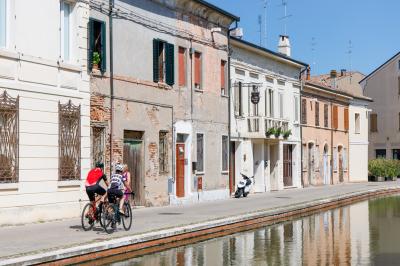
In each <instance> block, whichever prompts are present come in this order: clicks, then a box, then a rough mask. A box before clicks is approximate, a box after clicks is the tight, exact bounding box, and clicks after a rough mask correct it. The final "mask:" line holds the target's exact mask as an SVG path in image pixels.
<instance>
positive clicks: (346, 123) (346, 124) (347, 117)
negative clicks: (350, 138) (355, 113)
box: [343, 108, 349, 131]
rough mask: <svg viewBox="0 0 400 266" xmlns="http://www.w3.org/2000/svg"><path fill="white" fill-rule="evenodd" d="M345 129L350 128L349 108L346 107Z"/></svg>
mask: <svg viewBox="0 0 400 266" xmlns="http://www.w3.org/2000/svg"><path fill="white" fill-rule="evenodd" d="M343 115H344V130H346V131H347V130H349V108H344V114H343Z"/></svg>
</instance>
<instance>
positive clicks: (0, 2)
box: [0, 0, 7, 47]
mask: <svg viewBox="0 0 400 266" xmlns="http://www.w3.org/2000/svg"><path fill="white" fill-rule="evenodd" d="M6 41H7V0H0V47H6V45H7V42H6Z"/></svg>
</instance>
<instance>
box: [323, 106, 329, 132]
mask: <svg viewBox="0 0 400 266" xmlns="http://www.w3.org/2000/svg"><path fill="white" fill-rule="evenodd" d="M328 121H329V119H328V105H327V104H324V127H329V124H328Z"/></svg>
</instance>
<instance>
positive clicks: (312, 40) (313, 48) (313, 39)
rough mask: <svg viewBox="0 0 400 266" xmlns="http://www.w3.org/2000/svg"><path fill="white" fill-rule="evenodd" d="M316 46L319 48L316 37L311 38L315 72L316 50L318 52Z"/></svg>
mask: <svg viewBox="0 0 400 266" xmlns="http://www.w3.org/2000/svg"><path fill="white" fill-rule="evenodd" d="M316 46H317V42H316V40H315V37H312V38H311V56H312V58H311V60H312V65H313V69H314V71H315V64H316V62H315V50H316Z"/></svg>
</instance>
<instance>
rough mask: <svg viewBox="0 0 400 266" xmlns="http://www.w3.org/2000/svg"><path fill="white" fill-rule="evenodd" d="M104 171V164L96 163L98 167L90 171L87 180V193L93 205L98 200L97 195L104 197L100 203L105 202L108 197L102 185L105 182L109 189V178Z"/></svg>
mask: <svg viewBox="0 0 400 266" xmlns="http://www.w3.org/2000/svg"><path fill="white" fill-rule="evenodd" d="M103 169H104V164H103V163H96V167H95V168H93V169H92V170H90V171H89V173H88V175H87V178H86V183H85V187H86V193H87V195H88V197H89V200H90V202H91V203H92V204H94V202H95V200H96V198H95V194H97V195H101V196H102V197H101V200H100V202H103V201H104V198H105V195H106V190H105V189H104V188H103V187H102V186H101V185H100V181H101V180H104V183H105V184H106V186H107V187H108V181H107V176H106V175H105V174H104V172H103Z"/></svg>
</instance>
